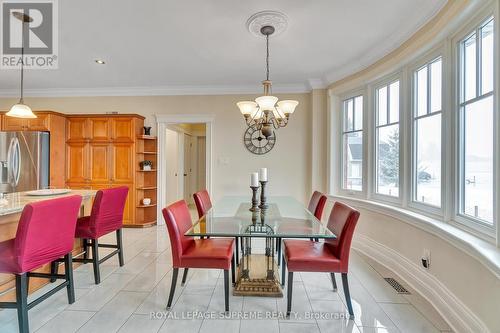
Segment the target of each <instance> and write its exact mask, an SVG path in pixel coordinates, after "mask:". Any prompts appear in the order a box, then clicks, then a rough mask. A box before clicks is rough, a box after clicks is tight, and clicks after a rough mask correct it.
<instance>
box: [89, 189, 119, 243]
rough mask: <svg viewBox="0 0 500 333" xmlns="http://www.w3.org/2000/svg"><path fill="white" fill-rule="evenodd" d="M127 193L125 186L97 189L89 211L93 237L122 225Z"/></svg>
mask: <svg viewBox="0 0 500 333" xmlns="http://www.w3.org/2000/svg"><path fill="white" fill-rule="evenodd" d="M127 195H128V187H126V186H120V187H115V188H108V189H105V190H99V191H97V194H96V196H95V199H94V204H93V205H92V212H91V213H90V233H91V234H92V235H93V236H94V237H95V238H97V237H101V236H102V235H105V234H108V233H110V232H112V231H115V230H118V229H120V228H121V227H122V225H123V210H124V208H125V201H126V200H127Z"/></svg>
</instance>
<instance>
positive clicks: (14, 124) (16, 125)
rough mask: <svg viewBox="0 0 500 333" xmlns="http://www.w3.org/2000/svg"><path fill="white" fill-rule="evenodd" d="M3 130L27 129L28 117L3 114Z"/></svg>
mask: <svg viewBox="0 0 500 333" xmlns="http://www.w3.org/2000/svg"><path fill="white" fill-rule="evenodd" d="M2 118H3V119H2V120H3V121H2V131H25V130H26V127H27V122H26V119H22V118H15V117H9V116H6V115H3V116H2Z"/></svg>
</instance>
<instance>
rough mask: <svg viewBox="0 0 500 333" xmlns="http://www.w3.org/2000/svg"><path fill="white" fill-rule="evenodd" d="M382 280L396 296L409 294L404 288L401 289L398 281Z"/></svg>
mask: <svg viewBox="0 0 500 333" xmlns="http://www.w3.org/2000/svg"><path fill="white" fill-rule="evenodd" d="M384 280H386V281H387V283H389V284H390V285H391V286H392V287H393V288H394V290H396V292H397V293H398V294H410V292H409V291H408V290H406V289H405V287H403V286H402V285H401V284H400V283H399V282H398V281H396V280H394V279H393V278H384Z"/></svg>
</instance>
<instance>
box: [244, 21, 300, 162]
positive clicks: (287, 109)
mask: <svg viewBox="0 0 500 333" xmlns="http://www.w3.org/2000/svg"><path fill="white" fill-rule="evenodd" d="M262 13H266V14H268V13H270V12H260V13H257V14H255V15H253V16H252V17H251V18H250V19H249V20H248V22H250V24H249V23H248V22H247V24H248V25H249V27H250V26H251V27H256V26H259V25H260V24H265V25H263V26H261V27H260V30H259V33H260V36H264V37H265V38H266V79H265V80H264V81H262V85H263V87H264V95H263V96H260V97H257V98H256V99H255V102H254V101H240V102H238V103H236V105H237V106H238V108H239V109H240V112H241V114H242V115H243V117H244V118H245V123H246V125H247V127H248V129H247V131H246V133H245V145H246V147H247V148H249V147H254V148H260V149H259V150H258V152H257V153H258V154H265V153H267V152H269V150H271V149H272V147H273V146H274V142H275V141H276V136H275V134H274V130H275V129H278V128H280V127H285V126H286V125H288V121H289V119H290V116H291V115H292V114H293V112H294V111H295V108H296V107H297V105H298V104H299V102H298V101H295V100H282V101H278V97H276V96H273V95H272V91H271V89H272V82H271V80H270V78H269V37H270V36H271V35H274V34H275V33H276V27H274V26H273V25H269V24H270V23H269V21H267V23H266V21H264V19H262V18H263V17H274V16H271V15H269V16H266V14H262ZM272 13H275V12H272ZM280 14H281V13H280ZM259 15H260V16H259ZM282 15H283V14H282ZM256 17H257V19H256ZM252 22H253V23H255V22H257V23H255V24H253V23H252ZM283 22H284V25H282V27H286V20H284V21H283ZM249 29H250V28H249ZM250 31H252V30H250ZM250 129H251V130H250ZM254 134H255V135H256V136H255V137H253V135H254ZM253 139H256V140H257V141H258V142H257V145H255V143H254V142H253ZM263 139H265V143H266V144H265V145H264V146H262V142H261V141H263ZM268 142H271V143H272V144H270V145H268ZM249 150H250V151H252V152H253V153H255V151H254V150H252V149H250V148H249Z"/></svg>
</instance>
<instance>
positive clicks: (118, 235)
mask: <svg viewBox="0 0 500 333" xmlns="http://www.w3.org/2000/svg"><path fill="white" fill-rule="evenodd" d="M116 245H117V246H118V262H119V264H120V267H122V266H123V242H122V229H118V230H116Z"/></svg>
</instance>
